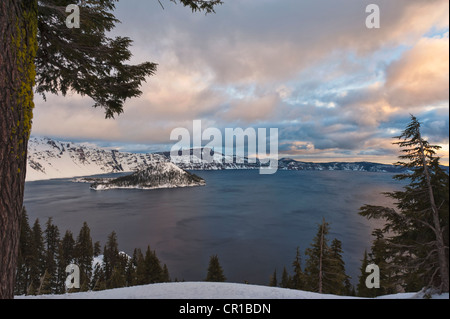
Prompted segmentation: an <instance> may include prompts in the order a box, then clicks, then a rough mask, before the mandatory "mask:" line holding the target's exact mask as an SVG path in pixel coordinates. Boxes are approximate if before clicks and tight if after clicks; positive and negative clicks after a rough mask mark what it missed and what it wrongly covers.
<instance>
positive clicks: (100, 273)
mask: <svg viewBox="0 0 450 319" xmlns="http://www.w3.org/2000/svg"><path fill="white" fill-rule="evenodd" d="M105 289H106V279H105V272H104V270H103V266H102V265H100V264H98V263H97V264H96V265H95V267H94V273H93V275H92V281H91V290H92V291H100V290H105Z"/></svg>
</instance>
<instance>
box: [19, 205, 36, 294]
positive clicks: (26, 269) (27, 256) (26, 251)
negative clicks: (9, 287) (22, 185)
mask: <svg viewBox="0 0 450 319" xmlns="http://www.w3.org/2000/svg"><path fill="white" fill-rule="evenodd" d="M32 236H33V235H32V231H31V228H30V224H29V222H28V215H27V212H26V210H25V208H24V209H23V212H22V218H21V221H20V239H19V257H18V263H17V274H16V286H15V290H14V293H15V294H16V295H25V294H27V290H28V287H29V286H30V283H31V274H30V272H31V264H32V260H33V253H34V252H33V243H32Z"/></svg>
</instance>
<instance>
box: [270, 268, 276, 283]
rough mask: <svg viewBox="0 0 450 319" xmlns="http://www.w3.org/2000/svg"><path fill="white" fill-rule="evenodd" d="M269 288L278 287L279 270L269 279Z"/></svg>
mask: <svg viewBox="0 0 450 319" xmlns="http://www.w3.org/2000/svg"><path fill="white" fill-rule="evenodd" d="M269 287H278V279H277V270H276V269H275V270H274V271H273V274H272V276H270V279H269Z"/></svg>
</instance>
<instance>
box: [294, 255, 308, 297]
mask: <svg viewBox="0 0 450 319" xmlns="http://www.w3.org/2000/svg"><path fill="white" fill-rule="evenodd" d="M301 262H302V261H301V254H300V248H299V247H297V254H296V256H295V260H294V262H293V263H292V267H293V268H294V275H293V276H292V288H293V289H298V290H302V289H303V288H304V285H305V283H304V281H305V275H304V274H303V271H302V265H301Z"/></svg>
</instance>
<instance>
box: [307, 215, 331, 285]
mask: <svg viewBox="0 0 450 319" xmlns="http://www.w3.org/2000/svg"><path fill="white" fill-rule="evenodd" d="M328 233H329V224H328V223H327V222H326V221H325V219H323V220H322V224H320V225H319V227H318V230H317V234H316V236H315V237H314V239H313V242H312V243H311V246H310V247H309V248H307V249H306V251H305V255H306V256H307V257H308V258H307V259H306V265H305V275H306V289H307V290H309V291H313V292H318V293H326V290H325V289H324V288H327V287H328V285H327V284H326V283H325V281H326V280H327V278H326V270H327V269H330V260H331V259H330V247H329V245H328V238H327V235H328Z"/></svg>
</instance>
